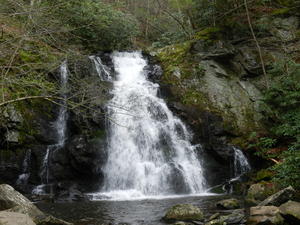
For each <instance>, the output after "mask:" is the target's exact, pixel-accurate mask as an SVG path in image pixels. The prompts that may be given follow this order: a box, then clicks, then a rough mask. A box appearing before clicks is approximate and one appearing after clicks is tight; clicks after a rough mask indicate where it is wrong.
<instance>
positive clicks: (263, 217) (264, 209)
mask: <svg viewBox="0 0 300 225" xmlns="http://www.w3.org/2000/svg"><path fill="white" fill-rule="evenodd" d="M283 223H284V219H283V218H282V216H281V215H280V211H279V208H277V207H275V206H257V207H251V208H250V216H249V218H248V220H247V224H248V225H260V224H261V225H262V224H269V225H280V224H283Z"/></svg>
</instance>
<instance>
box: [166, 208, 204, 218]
mask: <svg viewBox="0 0 300 225" xmlns="http://www.w3.org/2000/svg"><path fill="white" fill-rule="evenodd" d="M203 219H204V216H203V213H202V211H201V210H200V209H199V208H198V207H196V206H194V205H190V204H179V205H175V206H173V207H172V208H170V209H169V210H168V211H167V213H166V215H165V216H164V217H163V220H165V221H167V222H174V221H197V220H203Z"/></svg>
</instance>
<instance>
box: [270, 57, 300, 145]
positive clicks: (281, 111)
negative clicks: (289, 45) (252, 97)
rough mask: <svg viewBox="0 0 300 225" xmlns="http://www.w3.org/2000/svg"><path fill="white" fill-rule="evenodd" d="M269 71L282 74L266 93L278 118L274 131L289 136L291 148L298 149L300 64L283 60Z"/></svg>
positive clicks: (278, 134)
mask: <svg viewBox="0 0 300 225" xmlns="http://www.w3.org/2000/svg"><path fill="white" fill-rule="evenodd" d="M269 73H270V74H271V75H273V76H280V77H279V79H278V81H277V82H275V83H274V85H272V87H271V88H270V89H269V90H268V91H267V92H266V93H265V102H266V103H267V104H268V106H269V107H270V109H271V111H273V112H274V116H273V117H274V118H273V119H274V120H276V125H275V126H274V127H273V129H272V131H273V132H274V134H276V135H277V136H279V137H285V138H287V139H288V140H289V143H290V148H294V149H297V148H299V147H300V82H299V81H300V64H298V63H296V62H294V61H292V60H285V61H281V62H278V63H276V64H274V65H273V69H272V70H270V71H269ZM274 79H276V77H274Z"/></svg>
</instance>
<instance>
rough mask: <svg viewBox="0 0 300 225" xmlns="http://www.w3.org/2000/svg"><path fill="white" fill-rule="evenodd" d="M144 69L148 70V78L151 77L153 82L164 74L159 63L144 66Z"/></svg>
mask: <svg viewBox="0 0 300 225" xmlns="http://www.w3.org/2000/svg"><path fill="white" fill-rule="evenodd" d="M144 71H146V73H147V76H148V79H150V80H151V81H153V82H156V81H158V80H159V79H160V78H161V76H162V75H163V70H162V68H161V67H160V66H159V65H157V64H149V65H147V66H146V67H145V68H144Z"/></svg>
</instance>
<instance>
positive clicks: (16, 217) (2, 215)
mask: <svg viewBox="0 0 300 225" xmlns="http://www.w3.org/2000/svg"><path fill="white" fill-rule="evenodd" d="M0 225H36V224H35V223H34V222H33V221H32V219H31V218H30V217H29V216H28V215H25V214H22V213H15V212H5V211H2V212H0Z"/></svg>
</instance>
